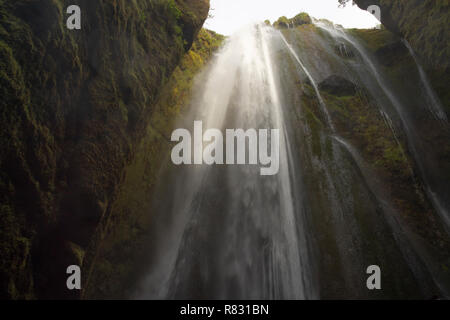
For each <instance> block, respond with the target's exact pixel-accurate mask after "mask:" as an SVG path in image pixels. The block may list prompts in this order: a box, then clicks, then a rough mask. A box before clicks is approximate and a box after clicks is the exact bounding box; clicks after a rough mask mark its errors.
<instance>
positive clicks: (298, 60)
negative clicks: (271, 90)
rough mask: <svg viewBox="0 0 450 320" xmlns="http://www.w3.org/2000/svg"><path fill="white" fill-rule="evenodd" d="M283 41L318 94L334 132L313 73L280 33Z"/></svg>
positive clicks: (332, 127)
mask: <svg viewBox="0 0 450 320" xmlns="http://www.w3.org/2000/svg"><path fill="white" fill-rule="evenodd" d="M280 36H281V39H282V40H283V43H284V44H285V45H286V47H287V48H288V49H289V52H290V53H291V54H292V56H293V57H294V59H295V60H296V61H297V62H298V64H299V66H300V67H301V69H302V70H303V72H304V73H305V74H306V76H307V77H308V79H309V81H310V82H311V85H312V86H313V88H314V91H315V93H316V96H317V99H318V100H319V105H320V107H321V109H322V112H323V113H324V114H325V117H326V119H327V124H328V126H329V127H330V128H331V130H332V131H334V130H335V128H334V125H333V121H332V120H331V117H330V113H329V112H328V109H327V107H326V105H325V102H324V101H323V98H322V95H321V94H320V91H319V88H318V86H317V83H316V81H314V79H313V77H312V76H311V73H310V72H309V71H308V69H307V68H306V67H305V65H304V64H303V62H302V61H301V60H300V58H299V56H298V55H297V53H296V52H295V50H294V49H293V48H292V46H291V45H290V44H289V43H288V42H287V40H286V38H285V37H284V36H283V34H282V33H281V32H280Z"/></svg>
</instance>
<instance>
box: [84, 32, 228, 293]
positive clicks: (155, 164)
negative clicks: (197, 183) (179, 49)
mask: <svg viewBox="0 0 450 320" xmlns="http://www.w3.org/2000/svg"><path fill="white" fill-rule="evenodd" d="M223 40H224V37H223V36H221V35H219V34H216V33H215V32H212V31H209V30H205V29H202V30H201V31H200V33H199V34H198V37H197V39H196V41H195V42H194V44H193V45H192V48H191V50H190V51H189V52H188V53H187V54H186V55H185V56H184V58H183V59H182V60H181V63H180V65H179V66H178V67H177V68H176V69H175V71H174V72H173V74H172V76H171V77H170V78H169V80H168V83H167V85H166V86H165V87H164V89H163V90H162V92H161V94H160V97H159V99H158V103H157V105H156V106H155V108H154V109H153V112H152V115H151V120H150V124H149V125H148V126H147V128H146V135H145V137H144V138H143V140H142V142H141V144H140V146H139V148H138V150H137V152H136V157H135V159H134V161H133V162H132V163H131V164H130V165H129V166H128V167H127V170H126V176H125V181H124V183H123V186H122V188H121V190H120V192H119V194H118V197H117V199H116V201H115V202H114V204H113V209H112V212H111V220H112V221H114V223H112V224H110V227H109V229H108V233H109V234H108V237H107V238H106V239H105V240H104V241H103V245H102V249H101V251H100V253H99V255H98V258H97V260H96V261H97V262H96V263H95V266H94V270H93V276H92V277H91V279H92V281H91V282H90V283H89V287H88V288H87V289H86V293H85V295H84V296H85V297H86V298H120V297H122V298H123V297H125V296H126V294H127V293H128V292H127V290H128V289H129V288H130V287H131V286H130V283H131V282H133V281H135V280H136V268H138V266H137V264H136V261H139V262H140V259H139V258H138V257H139V256H140V255H141V254H142V252H143V251H145V247H146V245H147V243H148V241H149V240H148V239H147V232H146V230H147V229H148V227H149V225H150V224H151V222H152V220H151V215H149V214H148V213H149V212H151V200H152V199H151V197H150V196H149V195H150V194H152V192H153V188H154V186H155V184H156V182H157V179H158V174H159V172H160V168H161V165H162V163H163V160H164V159H165V157H166V156H167V154H168V153H169V152H170V147H171V144H170V142H169V141H170V134H171V132H172V130H173V127H174V123H175V121H176V119H177V118H178V116H179V115H180V114H183V113H184V112H185V111H186V107H187V105H188V102H189V100H190V97H191V88H192V85H193V81H194V78H195V76H196V75H197V74H198V73H199V72H200V71H201V70H202V69H203V68H204V67H205V65H206V64H207V62H208V61H209V60H210V58H211V57H212V54H213V53H214V52H215V51H216V50H217V49H218V48H219V47H220V45H221V44H222V41H223ZM112 266H114V268H113V267H112ZM111 279H114V281H111Z"/></svg>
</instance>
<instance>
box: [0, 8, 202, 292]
mask: <svg viewBox="0 0 450 320" xmlns="http://www.w3.org/2000/svg"><path fill="white" fill-rule="evenodd" d="M70 4H77V5H79V6H80V7H81V10H82V29H81V30H68V29H67V28H66V19H67V14H66V8H67V6H69V5H70ZM208 11H209V1H208V0H155V1H143V0H136V1H132V2H131V1H125V0H117V1H106V0H105V1H104V0H99V1H87V0H78V1H72V2H71V3H68V2H67V1H62V0H57V1H55V0H53V1H50V0H45V1H0V13H1V14H0V94H1V96H2V99H1V101H0V109H1V110H2V111H1V126H2V129H1V132H0V141H1V144H2V153H1V155H0V167H1V170H0V172H1V173H0V195H1V196H0V215H1V217H0V229H1V232H0V234H1V236H0V242H1V244H0V255H1V256H2V260H1V262H0V295H1V297H2V298H35V297H38V298H69V297H77V293H75V294H68V291H67V290H66V276H67V275H66V273H65V271H66V267H67V265H69V264H80V263H83V272H84V271H86V270H89V269H90V264H91V262H92V261H93V257H94V256H95V252H96V249H97V247H98V245H99V243H100V242H101V239H102V237H103V233H104V227H105V226H106V225H107V224H108V217H109V213H110V211H111V204H112V203H113V202H114V199H115V197H116V194H117V192H118V190H119V189H120V185H121V183H122V181H123V174H124V168H125V166H126V165H127V164H128V163H130V161H131V159H133V156H134V153H135V149H136V146H137V144H138V143H139V141H140V139H141V138H142V137H143V135H144V134H145V128H146V127H147V125H148V122H149V118H150V115H151V114H152V112H153V105H154V104H155V102H156V100H157V98H158V95H159V93H160V91H161V88H162V87H163V86H164V84H165V83H166V81H167V79H168V78H169V76H170V75H171V73H172V71H173V70H174V68H175V67H176V66H177V64H178V63H179V61H180V59H181V57H182V56H183V54H184V53H185V52H186V51H187V50H188V49H189V48H190V47H191V44H192V42H193V40H194V39H195V37H196V34H197V33H198V31H199V30H200V28H201V26H202V25H203V22H204V20H205V19H206V17H207V15H208ZM83 274H84V273H83ZM82 279H83V280H84V278H82Z"/></svg>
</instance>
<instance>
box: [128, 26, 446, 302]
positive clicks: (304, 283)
mask: <svg viewBox="0 0 450 320" xmlns="http://www.w3.org/2000/svg"><path fill="white" fill-rule="evenodd" d="M316 26H317V27H319V28H321V29H323V30H325V33H322V32H317V29H315V28H294V29H285V30H283V31H282V32H281V31H278V30H275V29H273V28H272V27H269V26H266V25H265V24H260V25H256V26H251V27H247V28H244V29H242V30H240V31H239V32H237V33H235V34H234V35H232V36H230V37H229V38H228V39H227V40H226V42H225V44H224V45H223V46H222V48H221V49H220V50H219V51H218V52H217V53H216V55H215V57H214V59H213V60H212V61H211V62H210V64H209V66H208V67H207V68H205V69H204V70H203V72H202V73H201V74H200V75H198V76H197V78H196V81H195V85H194V88H193V92H192V98H191V105H190V107H189V113H188V114H187V115H184V116H183V118H182V119H180V121H179V123H178V124H177V126H176V127H177V128H186V129H188V130H191V129H192V127H193V123H194V122H195V121H202V123H203V127H204V128H205V129H218V130H219V131H221V132H224V131H225V130H226V129H243V130H244V131H245V130H248V129H256V130H261V129H278V130H279V133H280V134H279V138H280V139H279V171H278V174H276V175H273V176H262V175H260V172H259V171H260V167H259V166H258V165H211V166H209V165H184V166H183V165H182V166H176V165H173V164H171V163H170V162H169V165H168V166H167V168H165V170H164V173H161V177H160V179H159V180H160V182H159V185H158V187H157V188H156V189H157V192H156V193H155V195H154V197H155V200H154V201H153V202H154V204H153V208H152V210H151V212H150V214H151V215H152V218H151V219H152V221H153V224H152V226H151V230H150V232H149V233H150V235H151V239H150V240H149V241H150V249H149V250H148V252H146V253H145V254H146V255H148V257H147V260H149V267H148V269H147V270H146V272H145V277H143V279H142V280H141V281H140V283H139V285H138V288H136V292H135V294H134V297H135V298H138V299H147V298H157V299H167V298H168V299H316V298H319V297H320V298H322V297H325V298H343V297H350V298H373V297H377V298H378V297H393V298H404V297H405V294H406V296H407V297H410V296H409V294H411V295H412V296H411V297H427V298H428V297H431V296H432V295H433V294H435V293H436V292H438V293H439V294H441V295H448V291H449V290H448V285H447V283H448V275H447V273H446V272H445V270H443V269H442V268H441V260H440V258H441V256H440V253H438V254H436V253H435V252H433V250H430V249H429V248H430V244H432V243H433V245H434V244H435V243H436V242H433V241H434V240H435V238H434V236H431V238H432V239H431V240H430V239H423V238H422V237H421V235H417V228H416V225H412V224H410V221H408V218H409V217H406V219H405V217H404V215H405V212H403V211H402V208H399V207H398V205H397V204H398V202H396V201H406V202H407V201H408V200H409V197H410V194H411V193H412V192H417V195H418V197H420V198H421V199H422V198H423V199H424V200H423V201H424V203H425V204H422V203H421V204H416V203H413V204H412V206H414V205H416V206H417V208H418V209H417V211H420V210H422V209H423V208H425V209H424V210H428V209H429V211H430V212H431V211H432V209H431V206H434V209H435V211H436V212H437V213H438V214H439V215H440V216H441V217H442V220H443V221H446V224H448V225H450V224H449V221H448V219H449V216H448V214H447V210H448V201H446V190H448V189H446V188H447V186H448V182H447V181H445V178H442V177H441V176H440V172H442V169H441V168H440V167H438V168H436V169H434V166H433V164H439V163H440V162H439V161H438V160H439V153H438V151H437V150H438V148H435V146H436V145H433V144H431V143H429V141H427V140H426V137H422V135H421V134H420V132H421V131H420V129H421V128H422V127H421V126H420V123H419V122H418V121H417V120H416V119H417V118H420V117H418V115H419V116H421V115H422V114H423V113H422V111H423V112H426V113H427V115H429V118H430V119H428V120H427V121H428V122H427V125H429V126H431V127H433V129H435V128H437V127H439V128H442V126H436V125H435V124H436V122H437V121H438V119H436V118H435V117H433V116H431V115H430V112H429V109H428V107H427V106H423V107H422V106H421V105H420V106H419V107H416V109H419V113H418V114H415V113H414V111H416V112H417V110H411V109H413V108H412V107H410V105H408V104H407V103H405V96H404V95H402V93H401V90H399V91H400V92H398V91H397V90H396V89H397V88H396V87H394V86H392V85H391V83H390V80H391V78H390V77H389V74H387V73H385V72H384V70H383V69H382V68H381V67H380V66H379V65H378V62H377V60H376V59H375V58H374V57H373V56H372V55H371V54H370V53H369V51H367V50H366V49H365V47H364V46H363V45H362V44H360V43H359V42H358V41H357V40H356V37H353V36H352V35H350V34H348V33H346V32H345V31H344V30H340V29H336V28H335V27H331V26H328V25H325V24H322V23H321V22H316ZM328 34H329V35H331V37H329V36H328ZM336 43H338V44H340V45H342V44H343V43H344V46H345V48H346V50H347V45H348V48H349V50H354V52H352V53H351V54H350V53H349V54H345V57H341V55H339V53H336V51H335V50H336ZM338 49H339V50H341V49H342V46H339V47H338ZM353 53H355V54H353ZM411 62H412V61H411ZM417 65H418V64H417ZM418 68H419V73H420V66H419V65H418ZM336 75H337V76H338V78H339V77H341V78H345V79H346V80H348V81H351V82H353V83H354V84H355V85H356V86H357V87H359V88H360V89H361V91H358V93H357V94H355V95H353V96H340V95H338V94H330V93H327V94H325V93H323V92H322V93H323V95H322V93H321V91H320V90H319V87H320V85H319V83H320V81H322V80H323V79H327V78H328V77H330V76H336ZM421 78H422V79H419V77H418V79H417V83H422V84H423V87H424V89H425V90H427V89H426V84H427V83H428V82H426V81H427V79H426V78H425V77H422V76H421ZM305 83H308V84H310V85H311V87H312V89H314V90H312V89H311V90H309V89H308V90H305ZM430 89H431V88H430ZM361 92H366V93H367V95H363V94H361ZM414 94H415V95H417V92H414ZM427 95H428V96H429V95H430V93H427ZM430 97H431V96H430ZM430 97H429V98H430ZM372 98H373V99H372ZM414 99H415V98H414ZM336 101H337V102H336ZM343 101H344V102H345V101H348V102H349V108H348V109H347V106H345V105H342V102H343ZM406 101H408V100H406ZM428 101H433V100H432V99H431V98H430V99H428ZM435 101H437V100H435ZM317 102H318V103H317ZM352 103H353V104H352ZM350 104H352V105H350ZM355 108H361V110H356V109H355ZM355 111H356V112H358V113H357V115H358V116H360V119H361V118H364V116H366V114H364V113H363V112H367V116H368V117H373V118H374V119H371V120H370V122H365V123H364V121H365V120H364V119H362V120H361V121H362V125H365V126H367V128H366V127H362V125H361V124H360V123H348V121H360V120H355V119H353V118H352V116H351V115H349V113H351V112H355ZM359 112H361V114H359ZM440 118H442V117H440ZM440 120H441V119H439V121H440ZM353 127H355V131H352V130H353ZM348 128H350V129H348ZM424 128H429V127H424ZM439 128H437V129H435V130H440V129H439ZM372 129H373V130H375V132H376V134H379V135H380V140H381V141H382V142H383V145H382V146H381V147H380V149H381V150H376V151H375V152H376V154H375V155H373V154H369V155H368V153H367V152H366V150H364V148H367V147H370V145H369V146H368V144H370V143H371V141H366V139H368V138H366V136H365V134H367V132H369V130H372ZM356 130H361V131H362V133H360V132H358V131H356ZM441 133H442V131H436V134H437V135H436V136H437V137H439V138H442V136H439V134H441ZM352 134H354V135H355V137H352ZM361 134H363V135H364V136H363V137H361ZM371 139H372V138H371ZM405 141H406V143H407V148H404V145H405ZM195 143H199V142H195ZM200 143H202V142H200ZM384 144H386V146H385V145H384ZM391 145H393V146H395V147H397V146H399V148H400V151H399V152H400V153H401V154H400V157H403V158H402V159H401V160H405V163H401V164H400V166H401V167H400V169H403V168H404V169H405V170H408V174H405V178H404V179H405V181H406V182H399V181H391V180H389V177H388V176H387V175H386V173H388V174H391V173H393V176H394V177H395V174H396V172H393V171H394V170H397V167H393V166H392V165H391V164H388V165H387V168H384V167H383V169H382V170H380V168H379V167H377V163H376V162H375V161H378V160H380V161H382V160H383V159H384V158H383V154H382V152H385V150H387V149H389V148H392V147H391ZM377 148H378V147H377ZM194 149H195V147H194ZM411 156H413V158H414V160H415V162H416V163H414V164H411V166H410V165H409V162H408V161H409V160H410V159H411ZM247 157H250V155H247ZM411 162H412V161H411ZM374 163H375V164H374ZM403 166H404V167H403ZM415 169H417V171H418V172H419V173H420V175H421V178H422V180H423V185H424V189H425V190H424V191H422V190H419V191H418V190H417V189H415V183H416V181H418V180H419V179H418V178H417V175H416V171H414V170H415ZM383 170H384V171H383ZM401 177H402V179H403V176H402V175H401ZM395 178H396V177H395ZM402 183H405V184H413V186H410V185H408V186H406V187H405V189H406V190H407V192H405V193H408V194H407V195H406V196H405V195H404V194H403V193H402V194H400V195H399V194H398V193H397V194H394V195H391V194H390V192H392V188H403V185H402ZM401 191H402V192H403V189H402V190H401ZM391 197H392V198H391ZM394 197H396V198H394ZM425 198H426V199H425ZM428 201H429V202H428ZM415 209H416V207H414V208H413V209H412V212H415V211H413V210H415ZM406 214H409V212H407V211H406ZM420 214H422V212H420ZM430 215H431V213H430ZM425 218H426V219H434V217H432V218H430V217H425ZM420 221H423V220H420ZM433 221H434V220H433ZM424 228H427V227H424ZM429 230H432V229H431V228H430V229H428V231H429ZM439 230H440V231H439V232H441V229H439ZM444 233H445V231H444ZM437 239H438V240H441V238H437ZM442 248H444V249H443V250H445V248H448V246H447V245H446V244H445V243H444V244H443V247H442ZM443 256H445V254H443ZM372 264H377V265H380V266H381V267H382V268H383V272H385V277H386V282H384V283H386V285H385V288H387V289H384V290H383V292H381V293H376V292H369V291H368V290H367V289H366V286H365V281H366V269H367V267H368V266H369V265H372ZM383 281H384V280H383Z"/></svg>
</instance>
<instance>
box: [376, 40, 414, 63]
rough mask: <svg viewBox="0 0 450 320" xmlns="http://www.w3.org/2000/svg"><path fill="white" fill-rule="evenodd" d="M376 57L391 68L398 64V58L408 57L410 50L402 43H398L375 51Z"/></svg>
mask: <svg viewBox="0 0 450 320" xmlns="http://www.w3.org/2000/svg"><path fill="white" fill-rule="evenodd" d="M375 55H376V57H377V58H378V60H379V61H380V62H381V63H383V65H385V66H388V67H389V66H392V65H393V64H394V63H396V62H398V57H404V56H407V55H408V49H407V48H406V47H405V45H404V44H403V43H402V42H401V41H398V42H393V43H388V44H387V45H385V46H383V47H381V48H379V49H378V50H377V51H375Z"/></svg>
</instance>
